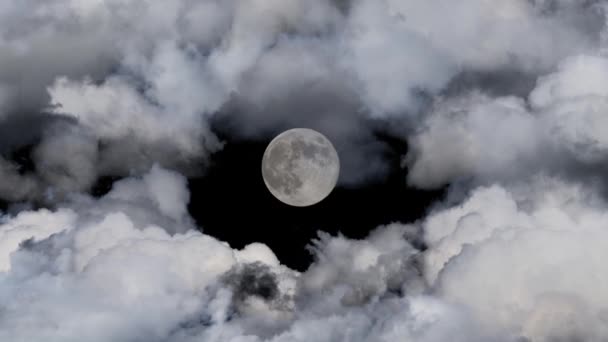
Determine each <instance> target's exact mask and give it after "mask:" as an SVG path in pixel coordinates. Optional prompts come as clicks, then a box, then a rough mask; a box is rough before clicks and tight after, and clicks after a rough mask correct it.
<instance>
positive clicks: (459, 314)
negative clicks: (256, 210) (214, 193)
mask: <svg viewBox="0 0 608 342" xmlns="http://www.w3.org/2000/svg"><path fill="white" fill-rule="evenodd" d="M605 13H606V5H605V4H604V3H603V2H602V1H573V0H533V1H528V0H495V1H488V0H465V1H459V2H454V1H448V0H429V1H417V0H400V1H396V0H384V1H372V0H352V1H337V0H336V1H329V0H314V1H304V0H288V1H278V0H254V1H233V0H228V1H217V0H205V1H190V0H180V1H173V2H158V1H148V0H108V1H98V0H86V1H83V0H54V1H43V0H26V1H19V2H16V1H13V2H10V1H9V2H2V3H0V133H2V134H0V199H2V200H3V201H8V202H9V203H11V204H16V203H19V202H25V203H26V205H25V206H23V207H17V209H15V210H14V211H13V212H12V213H11V214H3V216H1V218H0V247H1V248H0V250H1V253H0V339H2V340H7V341H31V340H48V341H71V340H74V341H75V340H78V341H80V340H86V341H108V340H113V341H139V340H145V341H184V342H185V341H200V340H204V341H235V342H236V341H252V342H253V341H355V342H356V341H428V342H437V341H445V340H451V341H488V340H492V341H560V340H568V341H570V340H590V341H601V340H605V339H606V336H607V335H608V331H606V328H605V327H606V326H608V325H607V323H608V322H607V317H608V298H607V297H606V294H605V293H606V291H604V287H605V286H603V285H605V284H606V283H608V273H607V272H605V271H604V269H605V267H604V266H603V264H602V260H604V259H606V255H604V254H605V251H606V250H608V248H607V247H608V246H606V241H608V236H606V232H605V229H604V228H605V225H606V219H607V218H606V215H605V211H606V208H608V205H607V203H606V199H605V194H606V192H605V190H606V189H607V188H606V186H607V184H606V183H605V181H604V180H603V178H604V177H603V174H604V170H605V165H606V164H607V162H608V160H607V157H606V150H607V149H606V146H608V140H607V138H606V136H605V134H604V133H605V131H606V122H607V121H606V120H605V113H606V112H607V109H608V106H607V104H608V100H607V96H608V90H607V89H608V87H606V86H607V84H606V83H607V81H606V80H607V79H608V59H607V58H606V55H605V51H604V48H605V38H606V36H605V35H606V30H605V23H606V17H605ZM514 75H515V76H514ZM514 77H515V78H518V77H521V79H522V80H521V81H520V80H515V81H514V80H513V78H514ZM496 90H500V91H496ZM293 126H306V127H311V128H314V129H317V130H320V131H321V132H323V133H325V134H326V135H327V136H328V137H330V139H331V140H332V141H334V142H335V144H336V146H337V147H338V149H339V150H340V153H341V158H342V165H343V166H344V167H343V168H344V169H345V170H348V171H347V172H345V174H344V175H343V179H342V180H341V181H342V182H343V183H348V184H351V185H353V184H357V183H360V182H363V181H365V180H367V179H370V178H372V177H374V176H376V177H378V175H382V172H383V171H386V165H385V164H384V159H383V156H382V155H383V152H384V151H386V146H385V145H384V144H383V143H382V142H381V141H378V139H377V138H376V133H378V131H380V132H381V133H388V134H392V135H397V136H400V137H402V138H403V139H407V142H408V143H409V152H408V154H407V156H405V157H404V166H405V167H407V169H408V181H409V183H410V184H411V185H413V186H416V187H422V188H436V187H440V186H446V185H452V186H453V188H452V189H453V191H452V193H454V194H456V195H455V196H453V198H449V201H446V202H445V203H440V204H437V205H436V206H434V207H433V208H434V209H433V210H432V211H430V212H429V214H428V216H427V217H425V218H422V219H421V220H420V221H418V222H410V223H393V224H389V225H386V226H382V227H378V228H377V229H376V230H375V231H373V232H372V233H371V234H370V235H369V236H368V237H366V238H365V239H361V240H355V239H350V238H347V237H345V236H342V235H338V236H330V235H327V234H323V233H321V234H320V236H319V238H318V240H317V241H314V242H313V243H312V246H311V248H310V250H311V253H313V255H314V256H315V261H314V262H313V264H312V265H311V266H310V268H309V269H308V270H307V271H305V272H302V273H299V272H296V271H293V270H290V269H288V268H287V267H285V266H284V265H281V263H280V261H279V260H278V259H277V257H276V256H275V255H274V253H273V252H272V250H270V249H269V248H268V247H267V246H265V245H263V244H259V243H254V244H251V245H248V246H246V247H245V248H243V249H242V250H237V249H233V248H232V247H231V246H229V245H228V244H226V243H224V242H221V241H218V240H217V239H215V238H213V237H211V236H208V235H206V234H204V227H202V228H201V227H197V226H196V225H195V223H194V221H193V220H192V218H191V217H190V215H189V213H188V210H187V204H188V201H189V193H188V189H187V184H186V179H185V178H184V177H185V175H186V176H187V175H191V174H193V173H194V172H197V170H196V169H195V168H194V167H193V166H198V165H201V164H203V165H204V162H205V161H206V160H207V159H208V158H209V157H210V155H212V154H213V153H214V152H216V151H218V150H220V149H221V148H222V146H223V142H222V141H221V140H220V139H219V138H218V136H226V137H228V138H247V139H266V138H269V137H270V136H271V135H272V134H274V133H276V132H278V131H279V130H281V129H285V128H291V127H293ZM219 133H221V134H219ZM24 154H25V156H24ZM170 169H171V170H173V171H169V170H170ZM108 175H112V176H119V177H127V178H123V179H121V180H120V181H117V182H116V183H115V184H114V185H113V187H112V189H111V191H110V192H109V193H107V194H106V195H104V196H102V197H100V198H94V197H92V196H91V195H89V194H88V191H89V190H90V188H91V187H92V186H93V184H94V183H95V182H96V181H97V179H98V178H99V177H102V176H108ZM596 185H597V186H596ZM456 190H459V191H456ZM40 207H47V208H46V209H45V208H40ZM347 228H348V227H345V229H347ZM200 230H202V231H203V232H201V231H200Z"/></svg>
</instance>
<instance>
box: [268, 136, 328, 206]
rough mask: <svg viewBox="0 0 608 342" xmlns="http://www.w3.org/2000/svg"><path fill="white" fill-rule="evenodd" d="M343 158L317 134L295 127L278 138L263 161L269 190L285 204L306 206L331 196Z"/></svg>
mask: <svg viewBox="0 0 608 342" xmlns="http://www.w3.org/2000/svg"><path fill="white" fill-rule="evenodd" d="M339 174H340V159H339V158H338V153H337V152H336V150H335V149H334V147H333V145H332V144H331V142H330V141H329V140H328V139H327V138H326V137H325V136H323V135H322V134H321V133H319V132H317V131H313V130H312V129H307V128H295V129H291V130H288V131H285V132H283V133H281V134H279V135H278V136H277V137H276V138H274V139H273V140H272V141H271V142H270V144H269V145H268V147H267V148H266V151H265V152H264V157H263V158H262V176H263V177H264V183H266V186H267V187H268V190H270V192H271V193H272V194H273V195H274V196H275V197H276V198H278V199H279V200H280V201H282V202H283V203H286V204H289V205H292V206H297V207H305V206H309V205H313V204H316V203H319V202H320V201H322V200H323V199H324V198H325V197H327V195H329V194H330V193H331V191H332V190H333V188H334V186H335V185H336V182H337V181H338V175H339Z"/></svg>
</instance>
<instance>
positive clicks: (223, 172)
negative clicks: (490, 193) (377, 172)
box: [188, 136, 443, 271]
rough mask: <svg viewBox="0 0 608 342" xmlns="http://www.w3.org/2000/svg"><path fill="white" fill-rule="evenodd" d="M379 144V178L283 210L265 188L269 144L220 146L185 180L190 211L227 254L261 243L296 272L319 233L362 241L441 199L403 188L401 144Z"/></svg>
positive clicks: (408, 219)
mask: <svg viewBox="0 0 608 342" xmlns="http://www.w3.org/2000/svg"><path fill="white" fill-rule="evenodd" d="M379 139H382V141H383V142H384V143H385V144H386V146H387V147H388V148H387V153H386V157H387V162H388V165H389V169H390V173H389V175H388V176H387V177H386V178H382V179H380V180H377V181H375V182H370V183H368V184H365V185H358V186H350V187H345V186H341V185H340V184H338V186H337V187H336V188H335V189H334V191H333V192H332V193H331V194H330V195H329V196H328V197H327V198H325V199H324V200H323V201H321V202H320V203H318V204H316V205H312V206H309V207H292V206H289V205H287V204H284V203H282V202H280V201H279V200H277V199H276V198H275V197H274V196H273V195H272V194H271V193H270V192H269V191H268V189H267V188H266V185H265V184H264V180H263V178H262V174H261V161H262V155H263V153H264V150H265V149H266V146H267V145H268V143H270V140H271V139H270V140H260V141H251V140H236V141H230V140H227V141H226V145H225V147H224V148H223V150H222V151H220V152H218V153H216V154H215V155H213V157H212V158H211V163H210V165H209V169H208V171H207V172H206V173H205V174H204V175H203V176H201V177H197V178H191V179H189V181H188V182H189V188H190V191H191V202H190V205H189V210H190V213H191V215H192V216H193V217H194V219H195V220H196V221H197V223H198V224H199V225H200V226H201V227H202V229H203V232H204V233H206V234H209V235H212V236H214V237H217V238H219V239H220V240H223V241H226V242H228V243H230V245H231V246H233V247H234V248H242V247H243V246H245V245H247V244H249V243H251V242H262V243H264V244H267V245H268V246H269V247H270V248H271V249H272V250H273V252H275V254H276V255H277V257H278V258H279V260H281V262H283V263H285V264H286V265H287V266H289V267H292V268H295V269H298V270H301V271H303V270H305V269H306V268H307V267H308V265H309V264H310V262H311V261H312V259H313V257H312V255H311V253H310V252H309V251H308V250H307V248H306V246H307V245H309V244H310V243H311V242H312V240H313V239H314V238H316V237H317V232H318V231H323V232H328V233H331V234H334V235H335V234H336V233H338V232H340V233H341V234H343V235H345V236H347V237H351V238H358V239H360V238H364V237H365V236H367V235H368V234H369V232H370V231H371V230H373V229H375V228H377V227H378V226H379V225H384V224H389V223H393V222H413V221H415V220H417V219H419V218H421V217H423V216H424V214H425V213H426V211H427V209H428V207H429V205H430V204H431V203H433V202H434V201H436V200H438V199H440V198H441V196H442V194H443V191H441V190H435V191H422V190H417V189H415V188H412V187H408V185H407V183H406V177H405V175H406V171H407V170H405V169H403V168H402V167H401V166H400V164H401V157H402V156H403V155H405V153H406V152H407V144H406V143H405V142H403V141H400V140H399V139H396V138H391V137H388V136H379ZM339 153H340V151H338V154H339ZM415 243H420V241H417V242H415Z"/></svg>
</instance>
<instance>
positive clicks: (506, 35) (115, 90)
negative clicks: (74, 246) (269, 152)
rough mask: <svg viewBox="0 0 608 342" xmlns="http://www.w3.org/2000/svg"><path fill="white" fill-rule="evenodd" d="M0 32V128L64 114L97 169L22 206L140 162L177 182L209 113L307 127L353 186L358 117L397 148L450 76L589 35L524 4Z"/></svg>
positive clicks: (364, 147) (211, 6)
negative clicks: (321, 138) (394, 132)
mask: <svg viewBox="0 0 608 342" xmlns="http://www.w3.org/2000/svg"><path fill="white" fill-rule="evenodd" d="M133 13H137V15H134V14H133ZM0 19H2V20H0V21H1V22H2V26H1V27H0V30H1V32H2V35H1V38H0V47H1V49H0V50H2V52H1V53H0V54H1V55H0V56H1V57H2V58H1V59H2V62H1V64H0V84H1V85H2V86H0V89H2V90H1V91H0V99H2V100H0V103H3V104H4V105H3V106H0V109H1V110H2V114H1V115H0V118H9V117H12V118H14V117H16V116H18V117H24V116H25V117H36V116H35V115H39V113H40V112H41V111H42V112H44V113H45V115H42V116H41V117H40V119H37V120H36V122H39V123H38V124H37V125H32V128H36V127H40V126H42V127H43V128H44V127H46V126H47V125H48V124H51V125H52V120H48V118H49V116H50V117H51V118H58V115H59V117H63V116H67V117H70V118H73V119H74V120H73V122H72V125H77V126H81V127H82V128H84V129H85V130H86V131H87V132H85V134H87V135H88V136H90V139H93V140H96V141H98V142H99V144H100V146H101V147H102V148H101V149H93V148H91V149H89V151H90V153H91V154H92V155H91V156H88V157H84V156H83V158H88V159H90V160H93V159H97V160H98V162H97V163H95V168H94V170H88V171H86V174H83V175H78V176H77V178H79V181H77V182H75V183H74V182H67V181H58V180H57V178H60V177H59V176H56V175H55V176H49V175H41V176H42V177H39V178H42V179H41V181H40V182H39V183H40V186H41V188H42V189H41V190H40V191H38V192H37V193H41V192H44V191H45V190H46V189H45V188H46V187H54V188H60V190H62V191H67V192H69V191H73V190H75V189H77V190H86V189H87V186H88V185H89V183H91V180H90V179H91V178H92V179H95V178H97V177H98V176H107V175H112V176H124V175H129V174H133V173H139V174H141V173H143V172H145V171H146V170H147V169H148V168H149V167H150V166H151V165H153V164H154V163H155V162H156V163H161V164H162V165H164V166H166V167H170V168H174V169H177V170H180V171H181V172H184V173H186V174H192V173H194V172H196V168H194V167H192V166H193V165H197V164H200V163H201V162H204V161H205V160H206V159H207V158H208V157H209V155H210V154H211V153H213V152H215V151H217V150H218V149H220V148H221V146H222V144H221V142H220V141H219V140H218V138H217V136H216V134H215V132H213V130H212V128H211V124H210V120H211V118H214V117H218V116H219V117H220V118H222V119H223V120H224V121H227V122H229V123H235V122H236V124H227V126H226V127H228V128H225V129H223V132H222V133H223V134H224V135H226V136H228V137H249V138H251V137H254V138H257V139H260V138H268V137H270V136H271V135H272V134H275V133H277V132H278V131H279V130H281V129H285V128H291V127H294V126H306V127H311V128H315V129H318V130H320V131H322V132H323V133H325V134H327V135H328V136H329V137H330V138H331V139H332V140H334V141H336V143H337V145H339V146H340V147H341V151H342V152H341V153H342V154H343V155H344V159H345V165H353V167H352V168H347V170H348V169H351V170H353V171H350V172H346V173H345V174H344V176H343V179H342V182H344V183H350V184H356V183H359V182H362V181H365V180H367V179H370V178H373V177H374V176H376V177H378V176H381V175H382V173H383V171H385V170H386V167H385V165H383V163H384V160H383V158H382V157H381V154H382V153H381V151H382V149H383V147H384V146H383V145H382V143H381V142H379V141H378V140H377V138H376V137H375V136H374V130H376V128H373V127H374V126H373V125H370V124H369V120H370V119H371V120H378V119H380V120H382V121H387V120H388V121H389V122H391V121H393V120H394V121H397V122H402V123H403V122H405V125H404V126H402V127H403V130H404V131H405V133H402V134H403V135H407V134H409V131H410V130H411V129H412V128H417V127H418V126H419V119H420V117H421V116H424V114H425V113H426V112H427V111H428V110H427V104H428V102H429V98H432V97H433V96H434V95H436V94H437V93H439V92H441V91H442V90H443V89H444V88H445V87H446V86H447V85H448V84H449V83H450V81H451V80H453V79H454V77H456V76H457V75H459V74H461V73H462V72H492V71H494V70H502V69H505V68H508V69H511V70H514V71H519V72H521V73H524V74H526V75H527V74H532V75H535V74H538V73H542V72H545V71H547V70H550V69H552V68H553V67H554V66H555V65H556V64H557V63H558V62H559V61H561V60H562V59H563V58H565V57H566V56H569V55H572V54H575V53H581V52H587V51H589V50H591V49H593V48H594V46H595V45H596V44H597V43H598V42H599V41H600V40H601V37H602V35H601V32H602V28H603V22H604V20H603V12H602V6H601V4H600V3H595V2H589V3H585V4H576V3H573V2H569V1H533V2H531V1H524V0H516V1H498V2H496V1H494V2H491V3H490V2H487V1H485V0H467V1H465V2H463V3H461V4H457V5H456V4H453V3H451V2H449V1H443V0H433V1H429V2H425V3H424V4H422V3H420V2H419V1H410V0H407V1H381V2H377V1H369V0H356V1H341V2H338V1H329V0H315V1H301V0H290V1H268V0H258V1H250V2H242V1H215V0H206V1H202V2H193V1H189V0H181V1H176V2H173V3H171V4H158V3H155V2H151V1H134V0H110V1H74V0H61V1H52V2H48V1H39V0H30V1H26V2H20V3H19V4H6V5H4V6H3V7H2V8H0ZM42 119H44V120H47V121H41V120H42ZM220 121H221V120H220ZM11 124H14V121H12V120H6V121H3V122H0V126H7V127H8V126H10V125H11ZM53 129H55V130H56V128H53ZM65 129H66V130H67V131H68V132H69V131H71V130H72V129H71V128H68V127H66V128H65ZM24 130H27V129H24ZM44 130H45V129H42V130H41V129H39V128H36V130H30V132H31V133H30V134H29V135H28V134H24V137H26V136H31V135H34V139H31V138H30V139H25V138H21V139H17V143H18V144H17V145H19V146H21V147H22V146H27V145H31V144H37V141H38V140H40V139H41V135H42V134H43V133H41V131H44ZM50 146H58V145H57V144H55V145H53V144H47V147H46V150H47V151H48V149H49V148H50ZM379 152H380V153H379ZM81 153H85V151H84V150H82V151H81ZM370 161H371V162H370ZM58 162H60V160H58V159H56V160H55V163H58ZM36 163H37V168H36V170H42V169H44V167H43V166H42V165H38V161H37V160H36ZM203 164H204V163H203ZM70 167H71V166H69V165H66V166H57V168H63V169H67V168H70ZM24 196H25V195H24ZM2 197H4V198H6V197H8V195H2ZM25 198H27V197H25ZM30 198H31V197H30Z"/></svg>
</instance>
